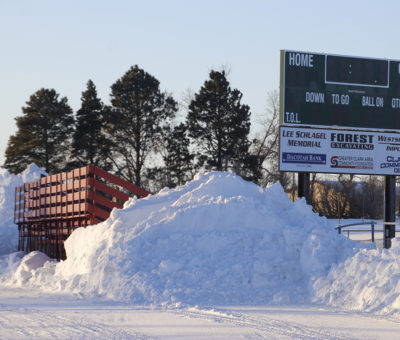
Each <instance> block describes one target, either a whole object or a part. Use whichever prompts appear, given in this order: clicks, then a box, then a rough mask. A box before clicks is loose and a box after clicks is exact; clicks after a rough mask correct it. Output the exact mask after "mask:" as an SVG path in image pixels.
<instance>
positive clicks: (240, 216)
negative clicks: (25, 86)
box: [0, 166, 400, 339]
mask: <svg viewBox="0 0 400 340" xmlns="http://www.w3.org/2000/svg"><path fill="white" fill-rule="evenodd" d="M39 175H40V170H39V169H37V168H36V167H35V166H31V167H30V168H29V169H27V170H26V172H25V173H24V175H22V176H13V175H9V174H8V173H6V174H4V175H2V177H1V178H0V196H1V197H0V216H1V217H2V220H1V223H0V238H1V240H2V242H0V247H2V245H4V248H2V249H0V254H3V255H2V256H1V257H0V288H1V289H0V312H1V313H0V338H2V339H3V338H4V339H10V338H12V339H32V338H37V339H50V338H79V339H80V338H88V339H98V338H100V339H110V338H131V339H152V338H156V339H205V338H207V339H240V338H243V339H265V338H269V339H271V338H272V339H274V338H275V339H285V338H287V339H290V338H296V339H338V338H341V339H343V338H348V339H352V338H356V339H367V338H372V339H376V338H382V339H393V338H396V336H397V334H400V333H399V332H400V317H399V312H400V298H399V296H400V284H398V281H399V278H400V266H399V265H398V258H399V256H400V244H399V243H398V242H396V241H394V244H393V247H392V249H390V250H383V249H375V247H374V245H365V244H362V243H359V242H354V241H352V240H349V239H347V237H345V236H343V235H338V234H337V232H336V231H335V230H334V228H333V222H332V221H328V220H327V219H325V218H321V217H319V216H318V215H316V214H314V213H313V212H312V210H311V208H310V207H309V206H307V205H306V204H305V202H304V201H303V200H299V201H297V202H295V203H292V202H290V200H289V199H288V197H287V195H286V194H285V193H284V192H283V190H282V188H281V187H280V186H279V185H277V184H276V185H273V186H271V187H269V188H267V189H262V188H260V187H258V186H256V185H254V184H252V183H248V182H246V181H244V180H242V179H241V178H240V177H238V176H235V175H233V174H230V173H220V172H212V173H208V174H199V175H197V176H196V178H195V179H194V180H193V181H191V182H189V183H188V184H186V185H184V186H182V187H179V188H176V189H174V190H169V189H165V190H163V191H161V192H160V193H158V194H157V195H153V196H150V197H147V198H145V199H140V200H137V199H132V200H130V201H128V202H126V204H125V206H124V209H122V210H114V211H113V212H112V214H111V216H110V218H109V219H108V220H107V221H105V222H103V223H101V224H98V225H96V226H91V227H88V228H86V229H83V228H82V229H78V230H76V231H74V233H73V234H72V235H71V237H70V238H69V239H68V240H67V242H66V251H67V260H66V261H63V262H59V263H57V262H55V261H50V260H49V259H48V258H47V257H46V256H45V255H44V254H42V253H39V252H33V253H30V254H28V255H26V256H25V254H23V253H16V252H12V250H13V249H15V244H16V233H15V230H14V232H10V230H13V229H12V228H15V227H14V226H13V225H12V214H13V206H12V205H11V206H9V205H10V204H9V202H10V201H11V202H12V201H13V195H14V191H13V187H15V185H20V183H22V182H23V181H27V180H32V179H33V178H34V177H35V176H36V177H37V176H39ZM28 178H29V179H28ZM7 202H8V203H7ZM13 247H14V248H13Z"/></svg>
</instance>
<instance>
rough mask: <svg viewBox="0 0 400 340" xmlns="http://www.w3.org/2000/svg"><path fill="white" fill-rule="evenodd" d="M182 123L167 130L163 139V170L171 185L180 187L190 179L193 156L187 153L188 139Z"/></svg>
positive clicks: (185, 128)
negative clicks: (164, 169) (165, 171)
mask: <svg viewBox="0 0 400 340" xmlns="http://www.w3.org/2000/svg"><path fill="white" fill-rule="evenodd" d="M186 130H187V127H186V125H185V124H184V123H180V124H179V125H178V126H175V127H174V129H172V130H171V129H169V131H168V132H169V133H168V134H167V137H166V139H165V154H164V156H163V159H164V163H165V168H166V170H167V173H168V175H169V177H170V181H171V182H172V183H173V185H182V184H184V183H185V182H186V181H188V180H190V179H191V177H192V176H191V173H190V171H191V170H192V168H193V166H192V161H193V158H194V155H192V154H191V153H190V151H189V145H190V139H189V138H188V136H187V131H186Z"/></svg>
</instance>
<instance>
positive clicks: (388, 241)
mask: <svg viewBox="0 0 400 340" xmlns="http://www.w3.org/2000/svg"><path fill="white" fill-rule="evenodd" d="M384 205H385V207H384V209H385V222H395V221H396V176H393V175H389V176H385V199H384ZM395 234H396V226H395V225H394V224H385V225H384V228H383V247H384V248H386V249H389V248H390V247H391V246H392V238H394V237H395Z"/></svg>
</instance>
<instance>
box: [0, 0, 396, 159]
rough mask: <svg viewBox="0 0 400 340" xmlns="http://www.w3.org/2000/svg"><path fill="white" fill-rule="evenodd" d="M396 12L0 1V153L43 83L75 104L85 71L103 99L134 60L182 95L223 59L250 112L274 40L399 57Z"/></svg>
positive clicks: (349, 7)
mask: <svg viewBox="0 0 400 340" xmlns="http://www.w3.org/2000/svg"><path fill="white" fill-rule="evenodd" d="M399 13H400V2H398V1H395V0H393V1H384V0H382V1H367V0H363V1H361V0H360V1H351V0H347V1H341V0H336V1H322V0H319V1H307V0H303V1H267V0H265V1H256V0H253V1H252V0H247V1H236V0H230V1H227V0H214V1H209V0H202V1H194V0H186V1H184V0H173V1H172V0H170V1H169V0H164V1H161V0H159V1H151V0H147V1H134V0H132V1H122V0H114V1H111V0H110V1H103V0H96V1H95V0H92V1H85V0H80V1H76V0H69V1H55V0H51V1H50V0H35V1H32V0H15V1H12V0H9V1H8V0H0V42H1V48H0V53H1V54H0V61H1V62H0V93H1V97H0V99H1V100H0V114H1V116H0V117H1V124H0V162H1V163H3V161H4V158H3V155H4V150H5V148H6V145H7V141H8V137H9V136H10V135H11V134H13V133H15V131H16V126H15V121H14V117H16V116H19V115H21V114H22V112H21V107H22V106H24V105H25V102H26V101H27V100H29V96H30V95H31V94H33V93H34V92H36V91H37V90H38V89H40V88H42V87H46V88H54V89H55V90H56V91H57V92H58V93H60V95H61V96H66V97H67V98H68V100H69V104H70V105H71V106H72V108H73V109H74V111H76V110H78V109H79V107H80V97H81V93H82V91H83V90H85V87H86V82H87V81H88V79H92V80H93V81H94V83H95V84H96V86H97V90H98V93H99V97H100V98H101V99H102V100H103V101H104V102H105V103H108V100H109V94H110V86H111V85H112V84H113V83H114V82H115V81H116V80H117V79H118V78H120V77H121V76H122V75H123V74H124V73H125V72H126V71H127V70H128V69H129V68H130V66H132V65H135V64H138V65H139V67H141V68H143V69H144V70H146V71H147V72H149V73H150V74H152V75H153V76H155V77H156V78H157V79H158V80H159V81H160V83H161V88H162V89H163V90H167V91H169V92H171V93H172V94H173V95H174V97H175V98H176V99H177V100H182V98H183V96H184V94H185V92H186V91H187V89H189V88H190V89H192V90H193V91H194V92H197V91H198V89H199V88H200V86H201V85H202V84H203V82H204V81H205V80H206V79H207V77H208V73H209V70H210V69H211V68H220V66H221V65H227V66H229V67H230V69H231V72H230V75H229V80H230V82H231V85H232V86H233V87H235V88H238V89H239V90H241V91H242V92H243V95H244V96H243V102H244V103H245V104H248V105H250V108H251V111H252V115H253V120H255V121H256V120H259V119H260V118H262V116H263V115H264V112H265V108H266V101H267V93H268V92H270V91H272V90H274V89H278V86H279V67H280V66H279V51H280V50H281V49H292V50H301V51H311V52H323V53H332V54H342V55H355V56H365V57H377V58H388V59H396V60H400V43H399V41H400V39H399V32H400V30H399V19H398V16H399Z"/></svg>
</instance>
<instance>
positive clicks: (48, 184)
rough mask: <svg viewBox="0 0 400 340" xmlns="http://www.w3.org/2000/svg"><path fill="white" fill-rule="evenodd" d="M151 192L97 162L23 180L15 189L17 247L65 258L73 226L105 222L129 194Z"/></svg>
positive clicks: (130, 195) (142, 195) (138, 194)
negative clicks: (102, 167)
mask: <svg viewBox="0 0 400 340" xmlns="http://www.w3.org/2000/svg"><path fill="white" fill-rule="evenodd" d="M148 194H149V192H148V191H146V190H144V189H142V188H140V187H138V186H137V185H134V184H132V183H130V182H128V181H125V180H123V179H121V178H119V177H117V176H114V175H112V174H110V173H108V172H107V171H104V170H102V169H100V168H98V167H96V166H94V165H88V166H85V167H83V168H79V169H75V170H72V171H70V172H63V173H60V174H56V175H51V176H47V177H42V178H41V179H39V180H36V181H33V182H29V183H24V185H22V186H20V187H17V188H15V210H14V223H15V224H17V225H18V231H19V243H18V250H23V251H27V252H30V251H34V250H39V251H41V252H44V253H46V254H47V255H48V256H50V257H53V258H57V259H59V260H60V259H65V258H66V256H65V249H64V241H65V240H66V239H67V238H68V236H69V235H70V234H71V233H72V231H73V230H74V229H76V228H79V227H82V226H84V227H86V226H88V225H92V224H96V223H99V222H101V221H104V220H105V219H107V218H108V217H109V215H110V212H111V210H112V209H113V208H122V206H123V204H124V202H125V201H127V200H128V199H129V197H132V196H134V195H136V196H139V197H145V196H147V195H148Z"/></svg>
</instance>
